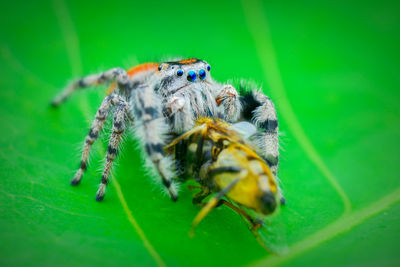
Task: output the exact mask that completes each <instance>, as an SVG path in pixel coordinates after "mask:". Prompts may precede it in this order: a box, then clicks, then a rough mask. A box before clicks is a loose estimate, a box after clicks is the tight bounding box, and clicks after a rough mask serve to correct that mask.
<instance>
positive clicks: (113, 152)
mask: <svg viewBox="0 0 400 267" xmlns="http://www.w3.org/2000/svg"><path fill="white" fill-rule="evenodd" d="M107 152H108V154H109V155H115V156H116V155H117V153H118V151H117V149H116V148H114V147H112V146H111V145H110V146H108V149H107Z"/></svg>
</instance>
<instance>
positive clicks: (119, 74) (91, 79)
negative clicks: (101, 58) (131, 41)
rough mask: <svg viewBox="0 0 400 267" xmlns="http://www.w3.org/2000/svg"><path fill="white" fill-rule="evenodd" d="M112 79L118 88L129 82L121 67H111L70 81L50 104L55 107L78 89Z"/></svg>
mask: <svg viewBox="0 0 400 267" xmlns="http://www.w3.org/2000/svg"><path fill="white" fill-rule="evenodd" d="M114 80H116V81H117V85H118V88H120V89H123V88H125V87H126V86H127V85H128V84H129V77H128V75H127V73H126V71H125V70H123V69H121V68H113V69H110V70H108V71H105V72H102V73H99V74H91V75H88V76H85V77H83V78H81V79H78V80H76V81H73V82H71V83H70V84H69V85H68V86H67V87H65V89H64V90H63V91H62V92H61V93H60V94H59V95H57V96H56V97H55V98H54V99H53V101H52V102H51V104H52V106H54V107H57V106H59V105H60V104H62V103H63V102H65V101H66V100H67V99H68V98H69V97H70V96H71V95H72V94H73V93H74V92H75V91H76V90H78V89H81V88H87V87H90V86H95V85H100V84H103V83H107V82H111V81H114Z"/></svg>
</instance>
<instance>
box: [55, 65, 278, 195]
mask: <svg viewBox="0 0 400 267" xmlns="http://www.w3.org/2000/svg"><path fill="white" fill-rule="evenodd" d="M210 70H211V67H210V65H209V64H208V63H207V62H205V61H203V60H199V59H195V58H192V59H186V60H180V61H171V62H164V63H161V64H160V63H145V64H141V65H138V66H135V67H133V68H131V69H129V70H127V71H125V70H124V69H121V68H114V69H111V70H108V71H105V72H103V73H100V74H94V75H89V76H86V77H84V78H82V79H79V80H77V81H74V82H72V83H71V84H70V85H69V86H67V87H66V89H65V90H64V91H63V92H61V94H60V95H59V96H57V97H56V98H55V99H54V100H53V102H52V104H53V106H58V105H60V104H61V103H62V102H64V101H65V100H66V99H67V98H68V97H69V96H70V95H71V94H72V93H73V92H74V91H75V90H77V89H80V88H85V87H89V86H94V85H99V84H103V83H109V82H113V83H112V84H111V86H110V89H109V91H108V96H106V97H105V99H104V100H103V102H102V104H101V105H100V107H99V109H98V111H97V113H96V118H95V120H94V121H93V123H92V126H91V128H90V131H89V134H88V136H87V137H86V140H85V144H84V148H83V153H82V158H81V164H80V168H79V169H78V171H77V172H76V174H75V176H74V178H73V179H72V181H71V184H73V185H76V184H79V182H80V181H81V179H82V175H83V172H84V171H85V170H86V168H87V160H88V157H89V151H90V148H91V146H92V144H93V142H94V141H95V140H96V139H97V137H98V135H99V133H100V131H101V129H102V127H103V125H104V121H105V119H106V118H107V115H108V113H109V111H110V110H111V108H112V107H114V109H113V113H114V120H113V129H112V135H111V138H110V142H109V146H108V150H107V158H106V162H105V166H104V171H103V175H102V182H101V185H100V188H99V190H98V192H97V195H96V200H102V199H103V198H104V193H105V187H106V184H107V182H108V177H109V174H110V170H111V167H112V163H113V160H114V159H115V157H116V156H117V152H118V145H119V143H120V141H121V138H122V134H123V132H124V130H125V127H126V125H128V126H133V129H134V132H135V135H136V137H137V138H138V139H139V140H140V141H141V143H142V144H143V148H144V152H145V153H146V155H147V157H146V158H147V159H148V161H149V166H150V167H151V168H152V169H153V170H154V171H155V174H156V175H158V176H159V177H160V178H161V179H160V180H161V181H162V183H163V184H164V186H165V188H166V189H167V191H168V193H169V195H170V197H171V199H172V200H174V201H176V200H177V197H178V194H177V188H176V184H177V182H176V181H177V179H176V177H177V174H176V173H175V170H174V169H172V168H173V166H174V164H173V159H172V158H171V156H168V155H166V154H165V152H164V147H165V146H166V145H167V144H168V142H169V139H168V138H170V137H171V136H177V135H179V134H182V133H184V132H187V131H189V130H190V129H192V128H193V126H194V124H195V121H196V119H197V118H198V117H204V116H205V117H218V118H222V119H224V120H225V121H228V122H238V121H241V120H244V121H248V122H250V123H252V124H254V125H255V126H256V128H257V129H258V131H256V132H255V133H253V134H252V135H251V136H248V137H247V139H248V141H249V142H251V143H252V144H253V145H254V146H255V148H256V150H257V153H258V154H259V155H260V156H261V157H262V158H263V159H264V160H265V161H266V162H267V163H268V165H269V167H270V169H271V171H272V173H273V175H275V176H276V172H277V168H278V155H279V154H278V122H277V117H276V111H275V107H274V105H273V103H272V101H271V100H270V99H269V98H268V97H267V96H265V95H264V94H263V93H262V92H261V91H260V90H257V89H256V88H250V90H249V88H244V89H246V90H245V91H244V93H243V95H242V96H239V95H238V93H237V91H236V89H235V88H234V87H233V86H232V85H229V84H221V83H218V82H216V81H214V80H213V79H212V78H211V75H210ZM242 85H243V84H242ZM242 89H243V88H242ZM278 191H279V194H280V189H279V188H278ZM282 201H283V198H282Z"/></svg>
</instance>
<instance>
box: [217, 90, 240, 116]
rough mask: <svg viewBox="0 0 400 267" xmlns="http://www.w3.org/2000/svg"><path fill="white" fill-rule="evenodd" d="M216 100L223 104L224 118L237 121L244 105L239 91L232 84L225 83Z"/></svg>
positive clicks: (220, 104) (218, 103) (219, 104)
mask: <svg viewBox="0 0 400 267" xmlns="http://www.w3.org/2000/svg"><path fill="white" fill-rule="evenodd" d="M215 101H216V102H217V105H218V106H222V107H223V109H224V112H223V114H224V117H223V119H224V120H226V121H229V122H236V121H237V120H238V118H239V116H240V112H241V110H242V105H241V103H240V100H239V96H238V93H237V91H236V89H235V88H234V87H233V86H232V85H230V84H228V85H223V86H222V87H221V88H220V89H219V92H218V94H217V97H216V98H215Z"/></svg>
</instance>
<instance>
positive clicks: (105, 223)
mask: <svg viewBox="0 0 400 267" xmlns="http://www.w3.org/2000/svg"><path fill="white" fill-rule="evenodd" d="M350 2H351V3H350ZM0 7H1V16H0V49H1V50H0V52H1V53H0V55H1V57H0V62H1V64H0V101H1V105H0V125H1V126H0V127H1V135H0V149H1V150H0V168H1V169H0V265H1V266H21V265H25V266H54V265H60V266H72V265H74V266H89V265H97V266H129V265H133V266H143V265H149V266H157V265H159V266H163V265H164V264H165V265H168V266H194V265H198V266H200V265H210V266H243V265H250V266H252V265H260V266H266V265H268V266H273V265H284V266H286V265H287V266H305V265H307V266H310V265H319V266H320V265H324V266H330V265H345V266H348V265H356V266H357V265H363V266H365V265H366V266H375V265H385V266H395V265H397V266H398V265H399V264H400V254H399V248H400V246H399V240H400V223H399V222H400V204H399V203H398V201H399V200H400V189H399V188H400V180H399V168H398V167H399V163H400V155H399V154H400V153H399V149H400V141H399V137H400V127H399V126H400V109H399V106H400V105H399V103H400V93H399V89H400V86H399V85H400V52H399V48H400V34H399V29H400V28H399V27H400V6H399V5H398V4H396V1H386V0H381V1H373V2H366V1H334V2H324V3H321V1H302V2H301V3H300V2H297V1H293V2H291V1H289V2H288V1H285V2H284V3H283V1H266V2H263V3H260V2H258V1H254V2H253V1H246V0H243V2H236V1H160V2H152V3H151V2H150V1H140V2H135V1H125V2H120V1H116V2H111V1H65V2H63V1H49V2H47V1H7V2H5V1H2V2H1V4H0ZM168 56H184V57H198V58H202V59H205V60H207V61H208V62H209V63H210V64H211V66H212V71H211V72H212V75H213V77H214V78H215V79H217V80H219V81H226V80H228V79H233V81H238V80H239V79H241V78H244V79H250V80H253V81H255V82H257V83H258V84H260V85H262V86H263V90H264V92H265V93H266V94H268V95H269V96H271V98H272V99H273V100H274V102H275V104H276V106H277V109H278V116H279V119H280V130H281V132H282V135H281V147H282V149H281V165H280V166H281V167H280V172H279V176H280V178H281V180H282V182H283V189H284V191H285V196H286V199H287V205H286V206H285V207H284V208H282V212H281V220H282V221H283V225H284V227H285V231H286V240H287V245H288V247H289V251H288V253H287V254H285V255H282V256H275V255H269V254H268V253H267V252H265V251H264V250H263V249H262V248H261V247H260V246H259V245H258V243H257V242H256V241H255V239H254V238H253V236H252V235H251V233H250V232H249V231H248V230H247V229H246V226H245V224H244V223H243V222H242V220H241V219H240V217H239V216H237V215H236V214H234V213H233V212H232V211H230V210H229V209H227V208H224V207H221V208H218V209H216V210H215V211H213V212H212V213H211V214H210V215H209V216H208V217H207V218H206V219H205V220H204V221H203V222H202V223H201V224H200V225H199V227H198V228H197V230H196V236H195V237H194V238H189V237H188V232H189V229H190V224H191V221H192V219H193V218H194V216H195V215H196V213H197V212H198V210H199V208H198V207H196V206H193V205H192V204H191V193H190V192H189V190H188V189H187V188H186V186H183V187H182V191H181V194H180V200H179V201H178V202H177V203H172V202H171V201H170V200H168V198H167V197H165V196H164V195H163V194H161V193H160V192H159V191H160V190H159V189H158V187H157V186H155V185H154V184H153V183H152V182H151V178H149V177H148V175H147V174H146V170H145V169H144V168H143V161H142V160H141V157H140V151H138V149H136V146H137V143H136V142H135V141H134V140H132V138H129V137H128V138H126V141H125V142H124V145H123V150H122V153H121V154H120V157H119V159H118V162H117V164H116V165H117V166H116V168H114V176H113V177H112V181H111V183H110V185H109V188H108V189H109V190H108V192H107V195H106V198H105V200H104V201H103V202H102V203H97V202H95V201H94V196H95V192H96V190H97V186H98V183H99V182H100V172H101V169H102V164H103V158H104V148H105V147H106V145H107V143H106V140H107V138H106V137H107V136H108V134H109V130H106V131H105V133H104V134H103V137H105V138H104V139H103V141H102V142H98V143H97V144H96V145H95V149H94V151H93V153H92V157H91V161H90V165H89V170H88V172H87V174H86V175H85V177H84V180H83V183H82V184H81V185H80V186H79V187H71V186H69V184H68V182H69V180H70V179H71V177H72V176H73V174H74V171H75V168H76V167H77V166H78V163H79V157H80V149H81V145H82V143H83V139H84V137H85V135H86V134H87V132H88V128H89V125H90V122H91V120H92V119H93V117H94V114H95V111H96V108H97V107H98V105H99V104H100V102H101V99H102V97H103V96H104V91H105V89H104V88H100V89H98V90H88V91H84V92H79V94H76V95H74V97H73V98H72V99H71V100H70V101H69V102H67V103H66V104H65V105H63V106H62V107H61V108H60V109H58V110H52V109H50V108H49V107H48V103H49V101H50V99H51V98H52V96H54V95H55V94H56V93H57V92H59V91H60V89H61V88H62V87H63V86H64V85H65V84H66V82H67V81H68V80H69V79H71V78H74V77H79V76H81V75H83V74H89V73H93V72H98V71H101V70H106V69H108V68H111V67H115V66H121V67H125V68H128V67H130V66H132V65H135V64H137V63H140V62H147V61H159V60H162V59H165V58H166V57H168ZM108 128H109V127H108Z"/></svg>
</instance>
